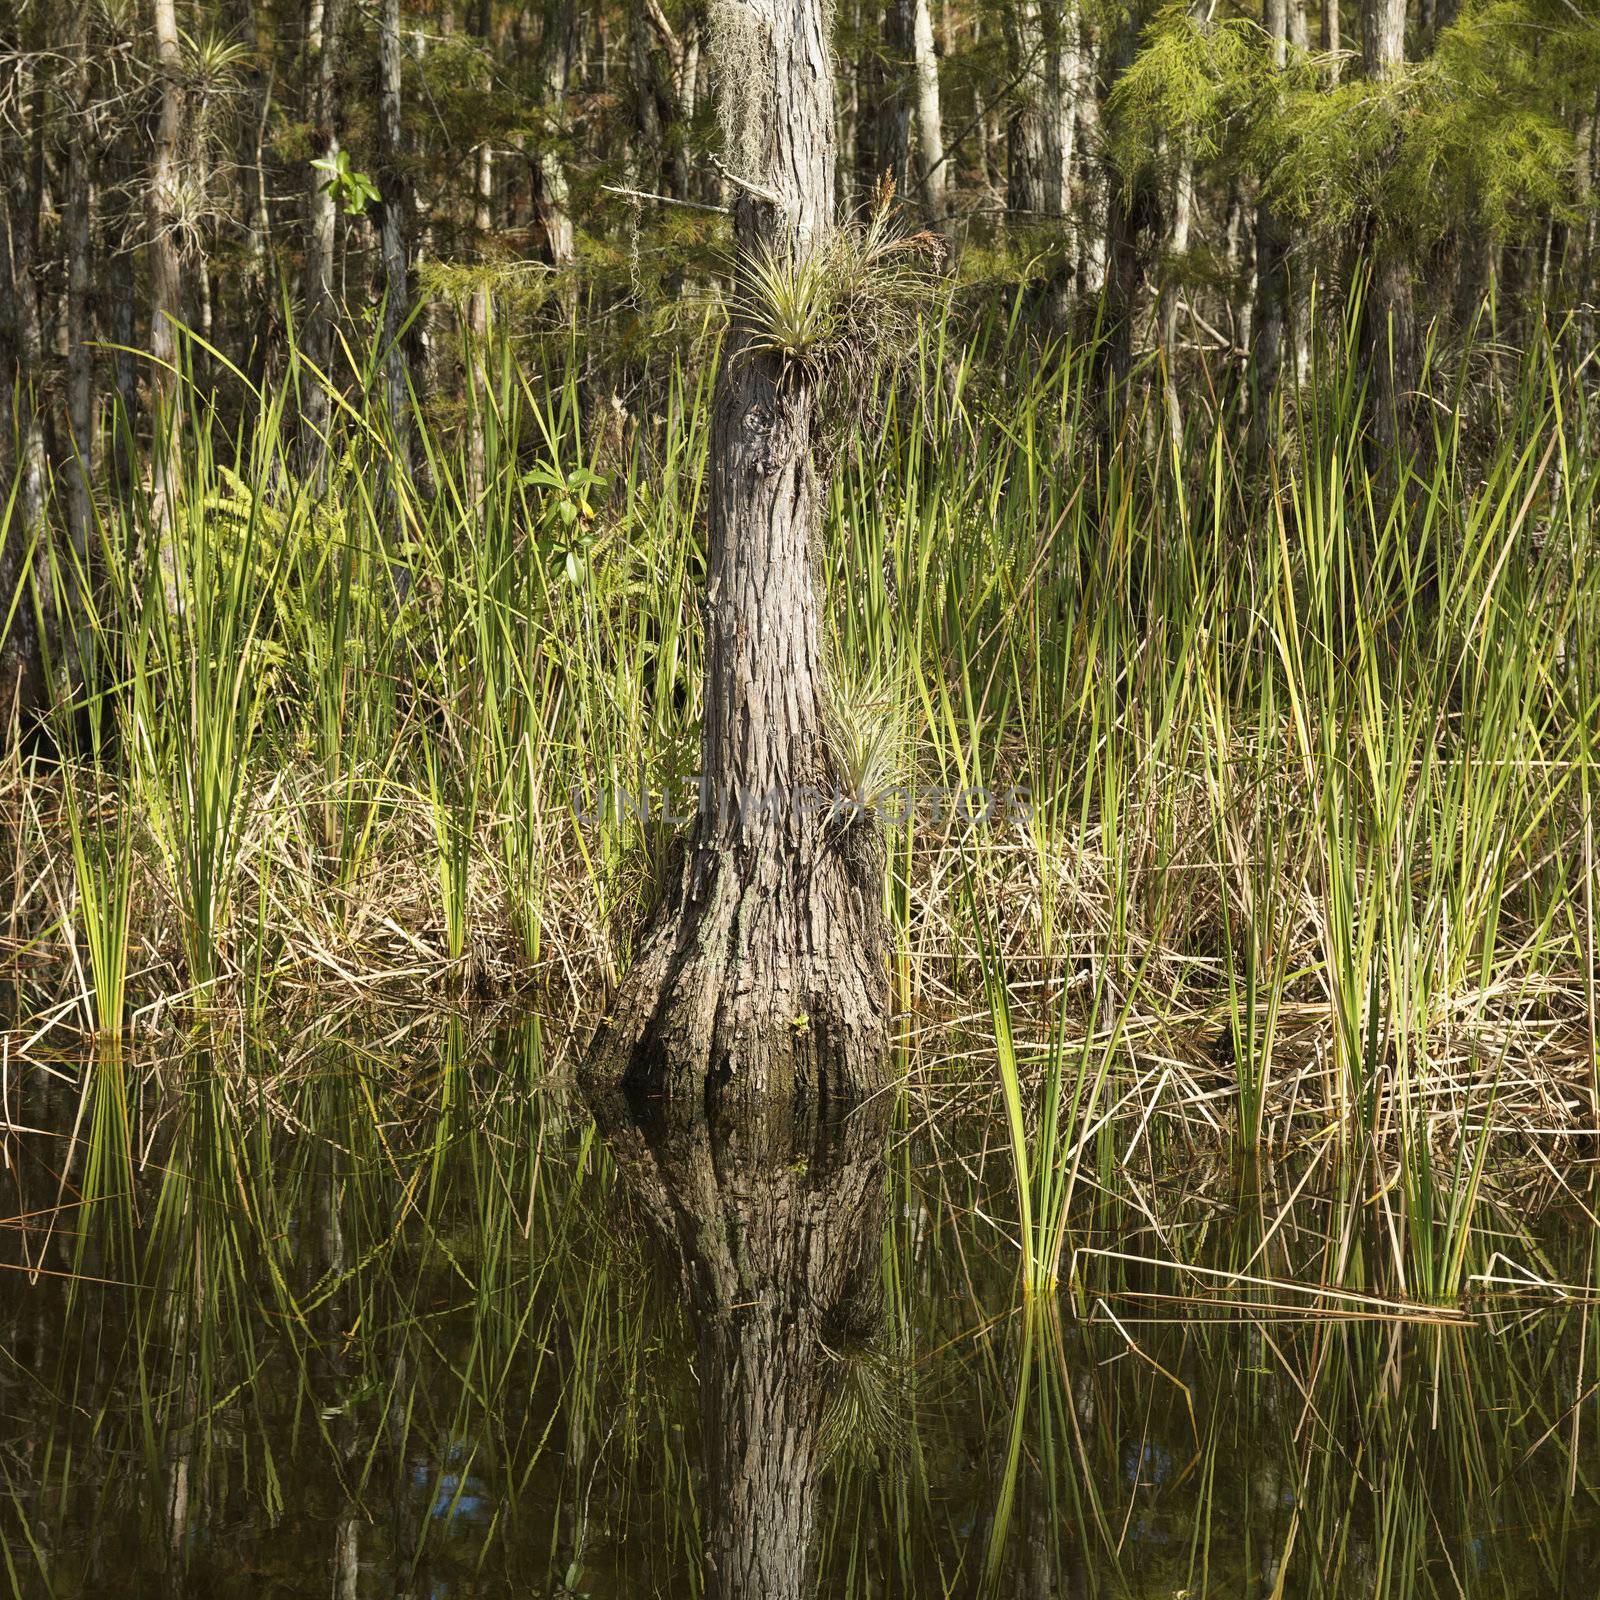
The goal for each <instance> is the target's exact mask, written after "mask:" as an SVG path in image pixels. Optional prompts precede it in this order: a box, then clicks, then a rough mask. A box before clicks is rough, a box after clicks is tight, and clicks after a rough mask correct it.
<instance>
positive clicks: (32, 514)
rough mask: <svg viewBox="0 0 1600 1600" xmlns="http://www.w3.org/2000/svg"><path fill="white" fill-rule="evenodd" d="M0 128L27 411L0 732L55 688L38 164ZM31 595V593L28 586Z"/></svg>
mask: <svg viewBox="0 0 1600 1600" xmlns="http://www.w3.org/2000/svg"><path fill="white" fill-rule="evenodd" d="M26 71H27V68H26V66H25V65H24V64H22V63H21V62H20V61H18V62H15V63H13V64H12V65H11V68H10V73H9V77H10V82H9V84H5V85H4V87H6V88H9V89H11V90H12V91H13V93H14V95H15V100H16V103H17V104H18V105H20V104H23V103H24V102H25V101H26V100H27V99H28V98H29V97H28V95H27V92H26V88H25V85H24V77H25V73H26ZM5 132H6V130H4V129H3V128H0V155H3V157H4V160H5V165H6V167H8V168H9V169H10V181H9V183H8V184H7V185H6V201H7V206H6V214H5V218H4V227H5V245H6V265H7V269H8V270H7V276H8V279H9V284H10V298H11V311H12V320H13V329H14V332H13V337H14V340H15V360H16V370H15V372H14V373H13V372H7V373H6V374H5V380H6V385H5V386H6V389H7V390H8V391H9V393H10V394H13V395H15V397H16V401H17V404H18V405H19V406H20V408H21V415H20V417H18V418H17V419H16V422H17V460H16V472H17V484H16V492H15V505H14V507H13V508H12V510H11V513H10V515H9V516H8V515H7V514H6V511H5V510H4V509H3V508H0V729H3V728H4V727H5V726H7V725H8V724H9V723H10V721H11V719H12V718H13V717H21V718H22V719H24V720H26V719H27V718H28V717H29V716H30V715H31V714H32V713H34V712H37V711H39V710H40V709H42V708H43V707H44V705H45V704H46V703H47V700H48V694H49V683H48V680H47V677H46V674H45V670H44V655H43V651H42V649H41V640H40V638H39V630H38V614H37V610H36V604H35V598H34V597H35V596H37V595H38V594H39V592H40V590H41V588H42V587H43V579H44V575H45V574H46V572H47V570H48V556H47V554H46V551H45V541H46V539H47V537H48V534H47V530H46V527H45V496H46V490H47V484H48V463H47V456H46V450H45V437H44V412H43V406H42V402H41V396H42V393H43V385H44V328H43V323H42V320H41V316H40V310H39V291H38V285H37V283H36V281H35V278H34V228H35V225H36V223H35V218H36V213H37V207H36V200H37V196H36V194H35V192H34V185H33V181H32V177H31V172H32V164H31V163H30V162H29V161H28V160H27V159H26V157H25V155H24V154H23V152H22V151H20V150H13V149H12V147H11V141H10V139H9V138H7V137H6V136H5ZM25 583H26V584H27V586H28V587H27V589H26V590H24V587H23V586H24V584H25Z"/></svg>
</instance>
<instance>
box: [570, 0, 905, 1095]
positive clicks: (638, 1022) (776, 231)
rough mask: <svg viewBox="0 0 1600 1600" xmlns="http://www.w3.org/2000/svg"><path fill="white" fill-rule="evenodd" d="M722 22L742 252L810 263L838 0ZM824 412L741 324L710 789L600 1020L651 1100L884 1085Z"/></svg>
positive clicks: (711, 655) (724, 368)
mask: <svg viewBox="0 0 1600 1600" xmlns="http://www.w3.org/2000/svg"><path fill="white" fill-rule="evenodd" d="M714 16H715V22H716V30H715V34H714V45H715V48H716V50H717V54H718V58H719V62H720V65H721V67H722V71H721V72H720V73H719V78H720V81H721V83H722V85H723V88H724V92H723V94H722V97H721V107H720V110H721V116H722V123H723V134H724V150H725V157H724V159H725V160H726V161H727V162H728V164H729V165H730V167H731V168H732V170H733V172H734V174H735V177H736V180H737V182H736V188H737V197H736V199H735V202H734V236H735V243H736V248H737V251H738V254H739V257H740V258H741V259H742V260H743V261H745V262H751V261H754V260H756V259H758V257H759V256H760V255H761V254H762V253H763V252H772V253H775V254H776V256H777V258H778V259H779V260H780V261H787V262H789V263H791V264H797V263H798V262H799V261H801V260H802V259H803V258H804V257H805V256H806V255H808V254H809V253H810V252H812V251H814V250H816V249H817V248H818V247H819V246H820V245H821V244H822V243H823V242H824V241H825V239H826V238H827V236H828V235H829V233H831V231H832V229H833V226H834V220H833V219H834V155H835V131H834V99H833V63H832V61H831V59H830V57H829V52H828V34H827V16H828V11H827V6H826V3H825V0H745V3H743V4H740V5H737V6H735V5H731V4H730V5H727V6H724V7H721V8H719V9H718V11H717V12H716V13H714ZM730 84H732V85H740V86H741V87H739V88H738V89H737V90H736V91H734V92H730V91H729V85H730ZM815 404H816V396H815V392H814V387H813V383H812V381H811V379H810V378H809V377H808V375H807V374H806V373H805V372H804V371H802V370H800V369H798V368H796V367H793V366H790V365H789V364H787V363H786V362H785V361H784V359H783V358H782V357H781V356H779V355H777V354H775V353H774V352H772V351H770V350H768V349H766V348H764V347H763V345H762V343H761V339H760V332H759V330H758V329H753V328H749V327H745V326H739V325H736V326H735V327H734V328H732V329H731V330H730V332H729V333H728V335H727V341H726V345H725V347H724V351H723V357H722V364H721V366H720V368H719V370H718V374H717V380H716V394H715V400H714V414H713V422H712V437H711V454H710V466H709V474H710V484H709V496H708V498H709V524H710V525H709V586H708V592H707V595H706V598H705V602H704V615H705V618H706V635H707V637H706V668H705V689H704V720H703V724H702V730H701V742H700V751H701V767H700V770H701V797H702V798H701V804H700V808H699V812H698V815H697V816H696V818H695V822H694V825H693V829H692V832H691V834H690V837H689V839H688V841H687V848H686V850H685V851H684V854H683V858H682V861H681V864H680V866H679V869H678V871H677V872H676V874H675V875H674V877H673V881H672V882H671V885H670V887H669V891H668V893H667V896H666V898H665V900H664V902H663V904H662V906H661V907H660V909H659V911H658V912H657V914H656V915H655V917H654V918H653V919H652V921H651V923H650V925H649V927H648V928H647V929H646V931H645V933H644V934H643V936H642V939H641V943H640V949H639V953H638V957H637V959H636V961H635V962H634V965H633V967H632V969H631V970H630V971H629V973H628V974H627V977H626V978H625V980H624V982H623V985H622V987H621V990H620V992H619V994H618V996H617V999H616V1002H615V1004H614V1006H613V1008H612V1010H611V1013H610V1015H609V1016H608V1017H607V1019H606V1020H605V1021H604V1022H603V1023H602V1024H601V1027H600V1030H599V1032H598V1035H597V1045H598V1050H597V1052H596V1057H595V1060H596V1062H597V1063H599V1066H598V1067H597V1068H596V1070H598V1071H601V1072H612V1073H617V1074H621V1075H623V1076H624V1077H625V1078H626V1080H627V1081H628V1082H629V1083H631V1084H633V1085H635V1086H637V1087H640V1088H644V1089H648V1090H651V1091H655V1092H666V1093H669V1094H676V1095H684V1094H688V1095H697V1096H698V1095H706V1094H709V1093H713V1092H722V1093H725V1094H727V1095H731V1096H734V1097H746V1096H748V1097H758V1096H761V1095H763V1094H774V1095H788V1094H793V1095H798V1096H801V1097H808V1098H811V1099H813V1100H815V1101H818V1102H822V1101H826V1100H828V1099H830V1098H832V1097H835V1096H843V1097H849V1096H850V1095H853V1094H859V1093H862V1092H866V1091H869V1090H871V1089H873V1088H876V1087H877V1086H878V1085H879V1084H880V1083H881V1081H882V1075H883V1072H884V1060H883V1043H884V999H885V991H886V983H885V978H886V973H885V963H884V931H883V911H882V901H883V882H882V851H881V843H880V841H879V839H878V836H877V832H876V823H875V822H874V821H873V820H872V819H871V818H870V817H865V816H850V815H843V816H841V815H829V812H830V811H831V810H832V805H831V801H832V797H833V794H834V790H835V784H836V781H837V780H838V776H839V773H838V765H837V762H836V759H835V757H834V755H833V753H832V751H831V749H830V746H829V742H828V738H827V733H826V727H825V721H826V717H827V699H826V695H827V689H826V685H825V682H824V670H823V658H822V647H821V615H820V613H821V597H820V595H819V593H818V585H817V581H816V576H815V573H814V556H815V551H816V546H817V542H818V539H819V537H820V527H821V524H820V515H819V512H820V505H819V499H820V487H819V483H818V477H817V470H816V466H815V463H814V461H813V454H812V451H813V435H814V428H815V419H814V416H813V411H814V406H815Z"/></svg>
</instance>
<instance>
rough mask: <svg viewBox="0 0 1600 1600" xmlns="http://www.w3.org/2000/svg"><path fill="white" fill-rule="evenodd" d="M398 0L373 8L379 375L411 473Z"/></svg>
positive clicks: (408, 204) (407, 203) (407, 194)
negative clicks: (379, 152) (379, 171)
mask: <svg viewBox="0 0 1600 1600" xmlns="http://www.w3.org/2000/svg"><path fill="white" fill-rule="evenodd" d="M401 81H402V80H401V56H400V0H381V4H380V6H379V11H378V125H379V135H380V138H381V140H382V148H383V176H382V180H381V181H382V187H383V223H382V249H383V289H384V301H383V342H384V355H383V376H384V398H385V402H386V404H387V407H388V412H389V433H390V437H391V439H392V440H393V442H394V452H395V457H396V460H397V462H398V466H399V470H400V472H401V473H402V474H403V475H405V476H409V475H410V472H411V393H410V383H409V381H408V378H409V372H410V362H409V360H408V346H409V343H410V340H409V335H408V330H407V322H408V319H409V317H410V315H411V243H410V229H411V209H412V206H413V204H414V197H413V195H412V192H411V183H410V179H409V176H408V174H407V172H406V164H405V143H404V132H403V129H402V124H401V119H400V111H401V99H400V93H401Z"/></svg>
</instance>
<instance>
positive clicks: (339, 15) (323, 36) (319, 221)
mask: <svg viewBox="0 0 1600 1600" xmlns="http://www.w3.org/2000/svg"><path fill="white" fill-rule="evenodd" d="M344 7H345V0H310V9H309V11H308V13H307V18H306V73H307V77H308V80H309V83H308V87H309V90H310V101H311V119H310V120H311V126H312V142H313V145H314V147H315V149H316V153H317V158H318V159H319V160H322V161H335V160H337V159H338V155H339V128H338V110H339V108H338V73H339V33H340V29H341V27H342V25H343V22H344ZM307 170H308V174H309V182H308V185H307V190H306V260H305V278H304V291H303V292H304V299H305V320H304V324H303V326H302V327H301V330H300V348H301V351H302V353H303V354H304V356H305V359H306V363H307V365H308V367H309V368H310V370H309V371H308V372H307V373H306V374H305V378H304V380H303V387H302V390H301V397H300V403H301V432H300V458H301V469H302V471H304V473H305V474H306V476H307V477H308V478H309V479H310V480H311V481H312V483H313V484H315V485H318V486H320V485H321V484H322V482H323V481H324V477H325V474H326V470H327V451H328V430H329V428H330V427H331V425H332V420H333V399H332V395H331V393H330V390H329V387H328V386H329V385H330V384H331V383H332V381H333V379H332V369H333V324H334V306H335V290H334V256H335V248H336V245H337V243H338V230H339V211H338V202H337V200H336V198H335V196H334V194H333V191H332V190H331V188H330V187H329V185H328V177H327V174H326V173H325V172H323V171H321V170H319V169H318V168H316V167H309V168H308V169H307Z"/></svg>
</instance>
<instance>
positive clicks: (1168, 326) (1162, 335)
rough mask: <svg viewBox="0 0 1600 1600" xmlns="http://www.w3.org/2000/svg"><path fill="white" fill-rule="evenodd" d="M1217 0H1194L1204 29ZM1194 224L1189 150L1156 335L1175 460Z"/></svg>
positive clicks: (1175, 194)
mask: <svg viewBox="0 0 1600 1600" xmlns="http://www.w3.org/2000/svg"><path fill="white" fill-rule="evenodd" d="M1215 9H1216V0H1190V3H1189V14H1190V15H1191V16H1192V17H1193V18H1194V20H1195V22H1196V24H1197V25H1198V26H1199V27H1200V28H1201V29H1202V30H1203V29H1205V28H1207V27H1208V26H1209V25H1210V22H1211V17H1212V13H1213V12H1214V11H1215ZM1193 226H1194V158H1193V157H1192V156H1191V155H1190V154H1189V153H1188V151H1187V150H1185V151H1184V152H1183V154H1182V155H1181V156H1180V157H1179V159H1178V170H1177V173H1176V174H1175V176H1174V178H1173V183H1172V209H1171V212H1170V214H1169V217H1168V226H1167V238H1166V249H1165V252H1164V254H1165V258H1166V271H1165V275H1164V277H1163V280H1162V284H1161V293H1160V299H1159V304H1158V306H1157V314H1156V337H1157V338H1158V339H1159V340H1160V341H1161V366H1162V371H1163V375H1164V378H1165V399H1166V414H1167V436H1168V441H1169V443H1170V444H1171V446H1172V454H1173V460H1174V461H1176V460H1177V456H1178V447H1179V446H1180V445H1181V444H1182V442H1183V406H1182V402H1181V401H1180V400H1179V398H1178V370H1177V369H1178V313H1179V310H1180V309H1181V305H1182V299H1183V297H1182V295H1181V294H1180V293H1179V286H1178V283H1177V281H1176V280H1175V278H1174V277H1173V272H1174V269H1175V268H1176V267H1177V266H1178V265H1179V264H1180V263H1181V262H1182V261H1183V258H1184V256H1185V255H1187V254H1188V251H1189V234H1190V230H1191V229H1192V228H1193Z"/></svg>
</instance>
